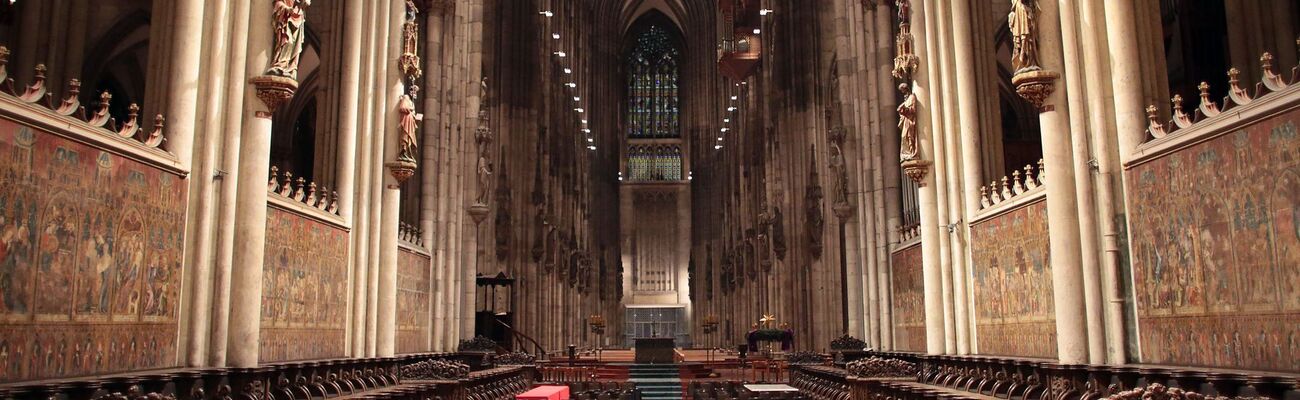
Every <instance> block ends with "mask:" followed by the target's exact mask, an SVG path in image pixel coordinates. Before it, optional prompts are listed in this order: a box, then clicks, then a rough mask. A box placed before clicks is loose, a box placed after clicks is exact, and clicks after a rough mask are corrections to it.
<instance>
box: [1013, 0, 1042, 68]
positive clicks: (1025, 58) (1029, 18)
mask: <svg viewBox="0 0 1300 400" xmlns="http://www.w3.org/2000/svg"><path fill="white" fill-rule="evenodd" d="M1037 20H1038V1H1037V0H1011V13H1010V14H1008V15H1007V28H1008V29H1009V30H1010V31H1011V66H1012V69H1013V70H1015V71H1014V72H1015V73H1017V74H1018V73H1020V72H1021V71H1025V70H1033V69H1038V33H1037V31H1038V21H1037Z"/></svg>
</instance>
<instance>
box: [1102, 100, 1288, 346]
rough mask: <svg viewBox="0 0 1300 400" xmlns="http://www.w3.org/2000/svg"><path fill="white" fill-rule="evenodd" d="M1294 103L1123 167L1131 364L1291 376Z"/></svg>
mask: <svg viewBox="0 0 1300 400" xmlns="http://www.w3.org/2000/svg"><path fill="white" fill-rule="evenodd" d="M1297 124H1300V110H1292V111H1289V112H1286V113H1283V114H1281V115H1278V116H1275V117H1273V118H1271V119H1267V120H1264V121H1261V122H1259V123H1255V124H1253V125H1249V126H1247V127H1245V128H1243V129H1241V130H1239V131H1235V132H1230V133H1227V134H1225V135H1223V136H1219V137H1217V138H1214V139H1211V140H1209V141H1206V142H1202V143H1198V144H1196V145H1193V146H1190V147H1187V148H1183V149H1180V150H1178V151H1175V152H1173V153H1170V154H1168V155H1165V156H1162V157H1160V158H1157V159H1154V160H1151V161H1149V162H1146V163H1143V164H1139V165H1136V166H1133V167H1132V168H1131V169H1129V170H1128V171H1126V182H1127V184H1128V185H1129V187H1128V189H1129V192H1130V193H1132V195H1131V196H1129V199H1130V204H1129V213H1130V221H1131V224H1130V227H1131V228H1130V229H1131V231H1132V260H1133V280H1134V289H1135V290H1134V292H1135V296H1136V297H1137V319H1138V336H1139V341H1140V342H1139V346H1140V349H1141V350H1140V353H1141V354H1140V356H1141V360H1140V361H1141V362H1144V363H1160V364H1179V365H1198V366H1213V367H1229V368H1244V369H1262V370H1282V371H1300V336H1298V335H1300V295H1297V294H1296V290H1297V288H1300V138H1297Z"/></svg>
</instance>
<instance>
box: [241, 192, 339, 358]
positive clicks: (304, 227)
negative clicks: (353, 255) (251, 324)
mask: <svg viewBox="0 0 1300 400" xmlns="http://www.w3.org/2000/svg"><path fill="white" fill-rule="evenodd" d="M267 208H268V209H267V212H266V260H265V261H264V262H265V266H264V267H263V268H264V270H263V272H262V327H261V328H262V330H261V343H260V348H259V354H260V359H261V362H263V363H269V362H278V361H293V360H310V359H321V358H336V357H342V356H343V355H344V353H343V352H344V343H343V340H344V330H345V329H346V322H345V320H346V318H347V287H348V273H347V272H348V262H347V255H348V232H347V231H345V230H343V229H342V228H339V227H336V226H334V225H330V224H326V223H324V222H321V221H318V220H316V219H312V218H308V217H306V216H303V215H299V214H298V213H296V212H291V211H286V210H282V209H280V208H277V207H275V206H268V207H267Z"/></svg>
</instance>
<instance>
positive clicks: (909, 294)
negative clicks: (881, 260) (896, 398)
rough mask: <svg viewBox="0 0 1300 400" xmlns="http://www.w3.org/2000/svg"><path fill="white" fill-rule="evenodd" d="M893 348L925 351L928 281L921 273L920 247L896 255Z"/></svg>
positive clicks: (910, 248) (894, 261) (897, 252)
mask: <svg viewBox="0 0 1300 400" xmlns="http://www.w3.org/2000/svg"><path fill="white" fill-rule="evenodd" d="M891 257H892V261H891V265H892V268H893V270H894V271H893V274H892V276H893V282H892V285H893V288H894V347H895V348H897V349H898V350H902V351H918V352H924V351H925V279H924V275H922V274H921V245H920V244H916V245H913V246H910V247H908V248H905V249H902V250H898V251H895V252H894V253H893V255H892V256H891Z"/></svg>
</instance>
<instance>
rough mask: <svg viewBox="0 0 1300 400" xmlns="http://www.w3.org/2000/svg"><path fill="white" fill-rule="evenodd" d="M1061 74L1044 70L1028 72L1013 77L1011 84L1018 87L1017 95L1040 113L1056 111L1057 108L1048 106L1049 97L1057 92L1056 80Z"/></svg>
mask: <svg viewBox="0 0 1300 400" xmlns="http://www.w3.org/2000/svg"><path fill="white" fill-rule="evenodd" d="M1060 77H1061V74H1058V73H1056V72H1052V71H1047V70H1043V69H1033V70H1026V71H1021V72H1018V73H1016V75H1015V76H1013V77H1011V84H1013V85H1015V86H1016V94H1019V95H1020V97H1022V98H1024V99H1025V100H1027V101H1029V104H1033V105H1034V108H1036V109H1038V112H1040V113H1045V112H1049V111H1054V110H1056V106H1054V105H1052V104H1046V102H1047V97H1048V96H1051V95H1052V92H1054V91H1055V90H1056V80H1057V79H1058V78H1060Z"/></svg>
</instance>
